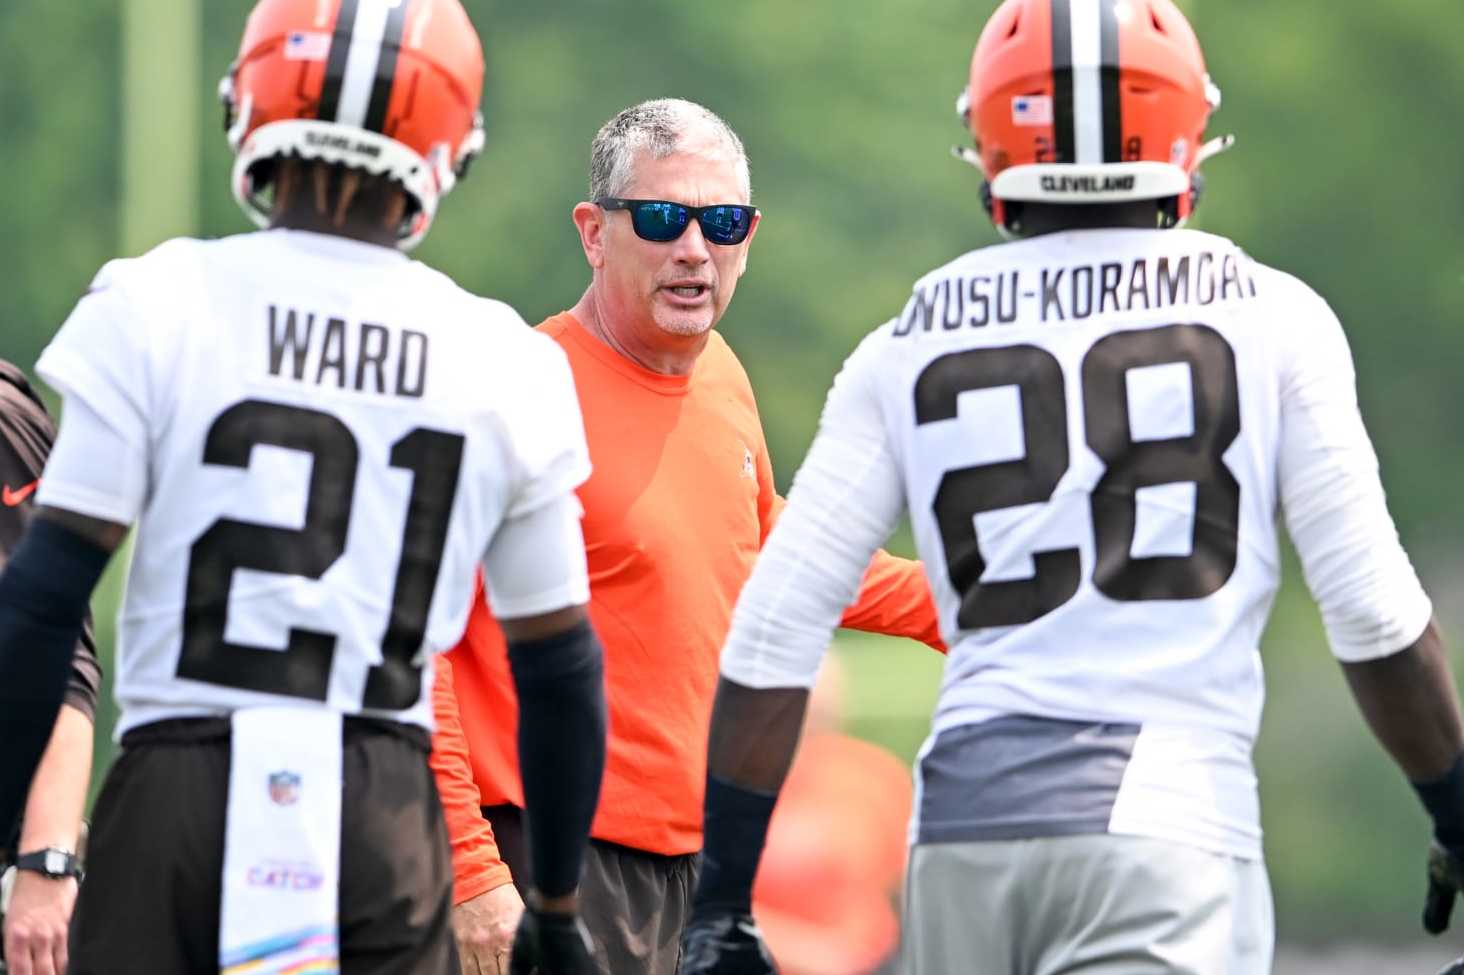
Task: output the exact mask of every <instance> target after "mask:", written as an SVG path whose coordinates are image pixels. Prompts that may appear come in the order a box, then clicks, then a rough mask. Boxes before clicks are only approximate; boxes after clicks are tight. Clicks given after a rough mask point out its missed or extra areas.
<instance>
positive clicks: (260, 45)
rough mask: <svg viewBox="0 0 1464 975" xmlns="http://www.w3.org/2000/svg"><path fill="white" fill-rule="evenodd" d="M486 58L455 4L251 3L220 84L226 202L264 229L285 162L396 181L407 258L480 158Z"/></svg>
mask: <svg viewBox="0 0 1464 975" xmlns="http://www.w3.org/2000/svg"><path fill="white" fill-rule="evenodd" d="M482 93H483V48H482V45H481V44H480V43H479V41H478V34H477V32H476V31H475V30H474V29H473V25H472V23H471V21H469V20H468V15H467V13H466V12H465V11H464V10H463V8H462V6H461V4H460V3H459V2H458V0H259V3H257V4H256V5H255V7H254V11H253V12H252V13H251V14H250V15H249V22H248V23H247V24H246V25H245V27H244V39H243V41H242V42H241V43H240V45H239V57H238V59H237V60H236V61H235V62H234V64H233V65H232V66H231V67H230V68H229V73H228V74H227V75H225V76H224V79H223V80H222V81H221V82H220V83H219V97H220V99H221V100H222V101H223V103H224V117H225V126H226V128H227V130H228V135H229V145H230V147H232V148H233V150H234V153H235V156H236V158H235V162H234V173H233V189H234V197H235V199H237V200H238V201H239V205H240V206H241V207H243V208H244V212H245V213H247V214H248V215H249V216H250V217H251V218H252V219H253V220H254V221H255V222H256V223H258V224H259V225H260V226H264V225H266V224H267V223H268V220H269V212H268V208H267V202H266V201H265V200H264V199H263V197H262V193H263V191H264V189H265V187H266V186H267V185H268V183H269V177H270V171H271V169H272V168H273V167H271V166H268V165H261V164H267V163H269V162H270V161H272V160H276V159H280V158H283V157H286V156H296V157H299V158H301V159H319V160H323V161H325V162H329V163H338V164H340V165H343V166H347V167H350V168H353V169H360V170H364V171H366V172H368V173H372V174H374V175H380V176H386V177H389V178H390V179H392V180H394V181H395V182H397V183H398V184H400V186H401V187H402V188H403V189H404V190H405V191H406V193H407V195H408V196H409V197H410V199H411V201H412V203H413V204H414V205H413V206H412V207H409V208H408V216H407V218H406V220H405V221H404V223H403V226H402V227H401V228H399V230H398V246H400V247H401V248H402V249H403V250H406V249H409V248H411V247H413V246H414V245H416V243H417V242H418V241H420V240H421V239H422V237H423V235H425V234H426V232H427V228H428V226H429V225H430V224H431V222H432V217H433V215H434V214H435V213H436V212H437V204H438V201H439V200H440V199H441V198H442V197H443V196H444V195H446V194H447V192H448V191H449V190H451V189H452V187H453V185H454V184H455V183H456V182H457V180H458V179H459V178H460V177H461V176H462V175H463V174H464V173H465V172H466V171H467V168H468V164H469V163H470V162H471V161H472V159H473V157H474V156H476V155H477V154H478V152H479V151H480V150H481V149H482V147H483V123H482V116H481V115H480V114H479V112H478V101H479V99H480V98H481V97H482Z"/></svg>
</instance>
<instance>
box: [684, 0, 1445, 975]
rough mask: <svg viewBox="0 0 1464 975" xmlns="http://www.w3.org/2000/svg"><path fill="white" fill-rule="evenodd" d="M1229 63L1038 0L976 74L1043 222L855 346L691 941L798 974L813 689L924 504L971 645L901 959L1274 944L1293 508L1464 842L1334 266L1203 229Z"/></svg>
mask: <svg viewBox="0 0 1464 975" xmlns="http://www.w3.org/2000/svg"><path fill="white" fill-rule="evenodd" d="M1219 104H1220V93H1219V90H1218V89H1217V88H1216V87H1215V85H1214V84H1213V83H1211V81H1210V79H1209V77H1208V75H1207V74H1206V71H1205V65H1204V61H1203V58H1202V56H1201V52H1200V47H1199V44H1198V42H1197V40H1196V38H1195V35H1194V33H1193V32H1192V30H1191V28H1190V25H1189V24H1188V23H1187V22H1186V21H1185V18H1184V17H1183V16H1182V15H1181V13H1180V11H1179V10H1178V9H1177V8H1176V7H1175V6H1174V4H1173V3H1172V2H1171V0H1007V2H1005V3H1003V4H1002V5H1001V7H1000V8H999V9H998V10H997V11H996V13H995V14H994V15H993V16H992V18H991V20H990V22H989V23H988V24H987V25H986V28H985V30H984V31H983V33H982V35H981V38H980V40H979V42H978V43H977V46H976V50H975V55H974V58H973V61H972V65H971V73H970V83H969V87H968V88H967V89H966V91H965V92H964V94H963V95H962V98H961V102H960V105H961V109H962V111H963V113H964V114H965V116H966V120H967V122H968V124H969V129H970V132H971V135H972V136H973V137H974V139H975V145H976V148H975V150H974V151H970V152H968V153H966V154H965V155H966V156H967V158H968V159H969V160H970V161H972V162H973V163H975V164H976V166H977V168H978V169H979V170H980V171H981V173H982V175H983V176H984V177H985V180H986V183H985V188H986V194H985V195H986V199H987V202H988V207H989V211H990V214H991V217H992V219H993V220H994V221H995V223H996V224H997V226H998V227H999V228H1000V229H1001V230H1002V231H1003V232H1004V233H1005V234H1007V235H1009V236H1010V237H1012V238H1015V239H1013V240H1012V241H1011V242H1009V243H1005V244H1001V245H998V246H994V247H989V248H984V249H981V250H977V251H974V252H972V253H968V254H965V255H963V256H961V257H958V258H956V259H955V260H953V261H951V262H950V263H949V264H946V265H945V266H943V267H940V268H938V269H936V270H934V271H932V272H930V273H929V274H927V275H926V276H925V277H923V278H921V279H920V281H919V282H918V283H917V284H916V285H915V289H914V294H913V296H912V298H911V299H910V301H909V303H908V304H907V305H906V306H905V308H904V310H903V311H901V312H900V313H899V314H898V315H897V316H896V317H895V318H893V319H892V320H890V321H889V322H887V323H885V324H884V325H882V326H880V327H879V328H877V329H875V330H874V331H873V332H872V333H871V334H870V335H869V336H868V337H867V338H866V339H865V340H864V341H863V343H862V344H861V345H860V346H859V348H858V349H857V350H856V351H855V352H854V353H853V354H852V355H851V356H850V358H849V359H848V361H847V362H846V363H845V366H844V369H843V371H842V372H841V374H840V375H839V377H838V379H837V380H836V381H835V383H834V386H833V389H832V391H831V392H830V394H829V398H828V402H827V405H826V407H825V410H824V414H823V417H822V421H821V426H820V430H819V433H818V436H817V439H816V441H815V443H814V444H813V446H812V447H811V449H810V451H809V454H808V457H807V458H806V460H805V461H804V464H803V467H802V469H801V470H800V472H799V473H798V475H797V478H796V480H795V483H794V487H793V490H792V493H791V496H790V498H789V503H788V508H787V510H786V511H785V512H784V514H783V518H782V520H781V521H779V523H778V525H777V527H776V528H775V529H774V531H773V533H772V537H771V538H770V540H769V542H768V544H767V546H766V547H765V548H764V549H763V552H762V555H761V557H760V559H759V560H758V563H757V567H756V569H755V570H754V572H753V575H752V577H751V579H750V580H749V582H748V584H747V587H746V588H745V589H744V590H743V591H742V594H741V597H740V600H739V602H738V605H737V609H736V611H735V614H734V621H733V626H732V629H731V632H730V635H729V637H728V640H727V644H726V647H725V650H724V653H723V657H722V664H721V668H722V680H721V684H720V688H719V692H718V699H717V703H716V708H715V711H714V716H713V720H712V727H711V736H710V746H709V763H710V768H709V782H708V786H707V800H706V846H705V857H706V860H705V865H704V868H703V872H702V875H701V878H700V882H699V885H698V890H697V893H696V895H695V901H694V903H695V908H694V916H695V920H694V921H693V923H692V924H691V925H690V926H689V928H688V932H687V936H686V939H685V942H684V945H685V954H684V957H683V961H682V966H681V969H680V970H681V971H682V972H683V973H698V975H700V973H712V972H716V973H733V972H767V971H771V970H772V968H771V965H770V964H769V963H768V961H767V959H766V956H765V955H764V954H763V951H762V946H761V944H760V940H759V937H758V935H757V933H756V928H755V926H754V925H753V924H752V922H751V919H750V918H749V917H748V904H749V899H748V892H749V888H750V886H751V881H752V877H753V873H754V870H755V867H756V864H757V860H758V855H759V850H760V848H761V846H762V843H763V839H764V836H765V832H766V828H767V822H768V815H769V813H770V812H771V810H772V806H773V801H774V798H775V796H776V793H777V791H778V789H779V786H780V783H781V782H782V780H783V777H784V774H785V772H786V769H787V767H788V762H789V759H790V757H791V755H792V753H793V751H794V748H795V742H796V738H797V733H798V727H799V722H800V718H801V716H802V713H803V710H804V704H805V700H806V697H807V690H806V689H807V688H808V687H809V686H810V685H811V684H812V682H813V678H814V674H815V672H816V670H817V665H818V661H819V657H820V655H821V653H822V652H823V649H824V647H825V645H826V644H827V642H828V636H829V633H830V630H831V629H832V627H833V625H834V622H835V621H836V620H837V618H838V615H839V612H840V610H841V608H842V607H843V606H844V605H845V604H846V603H847V602H848V600H849V597H850V595H851V594H852V593H853V591H854V586H855V585H856V584H857V582H858V580H859V576H860V573H861V571H862V569H863V566H864V564H865V562H866V561H867V560H868V558H869V554H870V552H872V551H873V550H874V548H875V546H877V545H879V544H880V543H881V542H882V541H883V540H884V538H885V537H886V536H887V535H888V534H889V532H890V531H891V530H892V529H893V528H894V526H895V524H896V522H897V521H898V519H899V517H900V515H901V514H902V513H903V512H904V511H905V510H906V509H907V508H908V510H909V512H910V515H911V517H912V519H913V522H914V529H915V535H916V541H917V545H918V547H919V550H920V555H921V558H922V559H923V560H924V564H925V566H926V570H927V572H928V573H929V576H930V581H931V585H932V587H933V589H934V592H935V596H936V601H937V604H938V606H939V607H940V612H941V622H942V625H943V632H944V634H945V637H946V640H947V642H948V643H949V645H950V648H951V650H950V660H949V663H948V665H947V668H946V676H945V680H944V684H943V687H942V690H941V694H940V699H939V703H938V705H937V708H936V712H935V716H934V723H933V728H932V734H931V737H930V739H929V740H928V742H927V743H926V745H925V747H924V749H923V750H922V753H921V757H920V761H919V766H918V771H917V779H916V783H917V793H916V795H917V799H916V811H915V816H914V821H913V824H912V832H911V838H912V841H913V850H912V855H911V860H910V864H909V878H908V891H909V896H908V898H907V901H906V905H905V909H906V929H905V940H906V945H905V951H906V956H907V957H906V963H907V965H908V968H909V970H910V971H911V972H913V973H917V975H935V973H941V975H946V973H951V972H975V973H995V975H1042V973H1056V972H1076V971H1105V972H1106V971H1122V972H1126V973H1127V972H1135V973H1137V972H1156V973H1158V972H1166V973H1180V972H1183V973H1199V972H1219V971H1225V972H1244V973H1261V972H1267V971H1269V970H1270V961H1271V955H1272V943H1273V925H1272V910H1271V898H1270V892H1269V886H1268V882H1267V878H1266V872H1265V868H1264V866H1263V863H1262V858H1261V834H1260V817H1259V806H1258V800H1257V792H1256V777H1255V772H1254V769H1253V767H1252V763H1251V746H1252V742H1253V740H1254V738H1255V735H1256V732H1257V729H1258V725H1259V721H1260V715H1261V698H1262V679H1261V660H1260V656H1259V654H1258V651H1257V648H1258V644H1259V640H1260V636H1261V632H1262V629H1263V628H1264V625H1265V621H1266V617H1267V614H1268V612H1269V610H1270V607H1271V602H1272V599H1273V597H1274V595H1275V592H1276V587H1277V583H1278V580H1279V577H1280V561H1281V560H1280V555H1279V548H1278V534H1279V533H1278V530H1277V520H1276V519H1277V515H1278V513H1280V514H1284V517H1285V520H1286V524H1287V527H1288V529H1289V532H1290V534H1291V538H1292V540H1293V542H1294V543H1295V545H1296V549H1297V551H1298V553H1299V554H1300V556H1301V562H1302V566H1303V568H1304V571H1305V574H1306V580H1307V583H1308V585H1309V587H1310V589H1311V592H1312V594H1313V596H1314V597H1315V599H1316V601H1317V602H1318V604H1319V605H1320V607H1321V611H1322V617H1323V621H1324V623H1325V625H1326V629H1327V633H1328V637H1329V640H1330V644H1331V647H1332V650H1333V652H1334V653H1335V655H1336V656H1337V657H1338V658H1339V660H1340V661H1341V663H1342V666H1343V668H1344V669H1345V671H1346V675H1347V678H1348V681H1349V683H1350V685H1351V688H1352V691H1353V693H1354V694H1355V696H1356V697H1357V699H1358V702H1359V703H1360V705H1361V708H1362V711H1363V713H1364V715H1365V716H1366V718H1367V719H1368V721H1369V723H1370V724H1371V726H1372V728H1373V730H1374V731H1375V732H1376V734H1377V736H1378V737H1379V738H1380V739H1381V741H1382V743H1383V744H1384V745H1385V746H1386V748H1387V749H1388V751H1389V752H1390V753H1391V754H1392V756H1393V757H1394V758H1395V759H1396V760H1397V762H1398V764H1399V765H1400V766H1401V767H1402V769H1403V771H1404V772H1405V773H1406V774H1407V776H1408V778H1409V779H1410V780H1411V781H1412V782H1413V784H1414V786H1415V787H1416V788H1417V790H1418V792H1419V794H1420V795H1421V797H1422V799H1423V802H1424V805H1425V806H1426V807H1427V808H1428V811H1429V812H1430V813H1431V814H1432V816H1433V820H1434V824H1435V836H1436V839H1437V843H1438V846H1437V847H1436V850H1435V854H1434V870H1433V874H1432V876H1433V881H1432V883H1431V885H1430V891H1429V897H1428V906H1427V908H1426V911H1425V923H1426V925H1427V926H1428V927H1429V929H1430V930H1438V929H1441V928H1442V927H1443V925H1444V924H1445V923H1446V921H1447V916H1448V907H1449V905H1450V904H1451V903H1452V900H1453V897H1454V893H1455V891H1456V889H1457V887H1458V885H1459V881H1460V874H1459V872H1458V866H1459V863H1460V854H1464V736H1461V730H1460V717H1459V708H1458V703H1457V696H1456V693H1455V690H1454V686H1453V683H1452V679H1451V677H1450V673H1449V668H1448V664H1447V661H1446V659H1445V653H1444V647H1443V644H1442V642H1441V640H1440V637H1439V632H1438V630H1437V628H1436V626H1435V624H1434V623H1433V621H1432V608H1431V605H1430V602H1429V599H1428V597H1427V596H1426V595H1425V594H1424V591H1423V589H1422V588H1421V586H1420V585H1419V582H1418V579H1417V577H1416V575H1415V573H1414V570H1413V567H1412V566H1411V565H1410V563H1409V560H1408V557H1407V555H1406V554H1405V553H1404V551H1403V549H1402V547H1401V546H1400V544H1399V540H1398V535H1397V532H1396V530H1395V528H1394V525H1393V521H1392V519H1391V517H1390V516H1389V513H1388V510H1387V507H1386V504H1385V502H1384V495H1383V488H1382V484H1381V482H1380V480H1379V476H1378V464H1377V458H1376V456H1375V455H1374V452H1373V448H1372V445H1371V443H1370V441H1369V439H1368V435H1367V431H1366V430H1365V429H1364V427H1363V422H1362V418H1361V416H1360V415H1359V411H1358V404H1357V399H1356V393H1355V388H1354V386H1355V384H1354V374H1353V366H1352V361H1351V356H1350V353H1349V350H1348V345H1347V340H1346V337H1345V335H1344V334H1343V331H1342V328H1341V326H1340V325H1339V323H1338V320H1337V317H1336V315H1334V314H1333V312H1332V310H1331V309H1330V308H1329V307H1328V306H1327V304H1326V302H1325V301H1324V300H1323V299H1321V298H1320V297H1318V296H1317V295H1316V294H1315V293H1314V292H1313V291H1311V290H1310V289H1309V288H1307V286H1306V285H1305V284H1303V283H1302V282H1300V281H1298V280H1297V279H1295V278H1293V277H1291V276H1289V275H1287V274H1285V273H1283V272H1281V271H1277V270H1273V269H1271V268H1269V267H1265V266H1262V265H1261V264H1258V263H1257V262H1255V261H1253V260H1251V259H1250V258H1249V257H1247V256H1246V254H1245V253H1243V252H1242V251H1241V249H1240V248H1239V247H1238V246H1237V245H1236V244H1234V243H1232V242H1231V241H1229V240H1226V239H1223V238H1220V237H1216V236H1212V235H1209V234H1205V233H1200V232H1196V231H1192V230H1185V229H1182V224H1183V223H1184V221H1185V218H1186V217H1187V216H1188V215H1189V214H1190V212H1191V210H1192V208H1193V206H1194V203H1195V200H1196V198H1197V196H1198V191H1199V183H1198V173H1197V172H1196V169H1197V167H1198V166H1199V165H1200V163H1201V162H1202V161H1203V160H1204V159H1205V158H1207V157H1208V156H1210V155H1213V154H1214V153H1215V152H1216V151H1218V150H1220V149H1222V148H1225V147H1226V146H1227V145H1228V144H1229V140H1228V139H1222V140H1214V141H1208V142H1207V141H1206V140H1205V137H1204V135H1203V133H1204V130H1205V126H1206V122H1207V120H1208V118H1209V116H1210V113H1211V112H1212V111H1213V110H1214V109H1216V108H1217V107H1219Z"/></svg>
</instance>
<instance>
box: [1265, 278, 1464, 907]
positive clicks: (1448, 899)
mask: <svg viewBox="0 0 1464 975" xmlns="http://www.w3.org/2000/svg"><path fill="white" fill-rule="evenodd" d="M1308 297H1309V299H1310V300H1309V301H1308V302H1307V305H1306V307H1305V308H1304V309H1301V310H1302V311H1304V313H1305V314H1303V315H1300V316H1298V322H1299V323H1300V324H1299V325H1298V330H1299V331H1300V332H1301V334H1300V335H1299V336H1298V339H1299V341H1298V342H1297V345H1296V347H1294V348H1293V349H1292V350H1291V353H1290V355H1289V356H1288V361H1287V369H1286V372H1285V373H1284V378H1283V385H1282V390H1281V418H1280V419H1281V439H1280V446H1279V453H1278V472H1279V478H1278V480H1279V486H1280V490H1281V503H1282V507H1283V509H1284V512H1285V515H1286V523H1287V528H1288V530H1289V532H1290V534H1291V538H1292V541H1293V542H1294V543H1295V545H1296V549H1297V553H1298V555H1299V556H1300V558H1301V563H1302V569H1303V571H1304V573H1305V575H1306V581H1307V585H1308V586H1309V587H1310V589H1311V592H1312V595H1313V597H1314V598H1315V599H1316V601H1317V604H1318V606H1319V607H1320V609H1321V613H1322V621H1323V623H1324V624H1325V626H1326V629H1327V636H1328V640H1329V642H1330V643H1331V646H1332V651H1333V653H1334V654H1335V655H1336V656H1337V658H1338V659H1339V660H1340V661H1341V663H1342V667H1343V671H1344V673H1345V674H1346V676H1347V682H1348V685H1349V686H1350V687H1351V689H1352V693H1353V695H1354V696H1355V697H1356V699H1357V702H1358V705H1359V707H1360V708H1361V710H1362V713H1363V715H1364V717H1365V718H1366V719H1367V722H1368V724H1369V726H1370V727H1371V728H1372V730H1373V733H1374V734H1375V735H1376V736H1377V737H1378V739H1379V741H1380V742H1381V743H1382V744H1383V746H1384V747H1385V748H1386V749H1387V751H1388V753H1389V754H1390V755H1391V756H1392V757H1393V759H1394V761H1396V762H1397V763H1398V765H1399V767H1400V768H1401V769H1402V770H1403V773H1404V774H1405V775H1406V776H1407V777H1408V779H1409V781H1410V782H1412V783H1413V785H1414V788H1415V789H1416V790H1417V791H1418V793H1419V795H1420V797H1421V798H1422V800H1423V803H1424V805H1425V806H1426V807H1427V809H1428V811H1429V813H1430V815H1431V816H1432V817H1433V821H1434V836H1435V838H1436V839H1437V841H1438V843H1439V844H1440V845H1441V848H1442V849H1441V851H1440V852H1442V850H1448V851H1450V854H1451V855H1449V856H1440V857H1437V858H1436V862H1435V865H1434V871H1435V872H1434V880H1433V881H1432V882H1431V884H1430V893H1429V902H1428V906H1427V907H1426V909H1425V919H1424V923H1425V926H1426V927H1428V928H1429V930H1431V931H1435V932H1437V931H1441V930H1443V928H1444V926H1445V925H1446V924H1447V922H1448V909H1449V907H1450V906H1451V905H1452V902H1453V897H1454V892H1455V890H1457V889H1458V888H1459V887H1460V886H1461V884H1464V725H1461V721H1460V714H1459V703H1458V695H1457V692H1456V691H1455V688H1454V682H1453V678H1452V676H1451V674H1450V671H1449V666H1448V660H1447V655H1446V653H1445V649H1444V644H1443V639H1442V637H1441V636H1440V634H1439V631H1438V627H1437V625H1436V624H1435V623H1434V622H1433V621H1432V605H1431V603H1430V602H1429V599H1428V596H1427V595H1426V594H1425V593H1424V591H1423V587H1422V586H1421V585H1420V584H1419V581H1418V577H1417V575H1416V574H1415V572H1414V570H1413V566H1412V564H1411V563H1410V562H1409V560H1408V555H1407V553H1406V552H1404V550H1403V547H1402V545H1401V543H1400V542H1399V539H1398V532H1397V529H1396V527H1395V526H1394V524H1393V519H1392V517H1391V516H1390V515H1389V513H1388V508H1387V503H1386V498H1385V496H1384V493H1383V486H1382V481H1381V479H1380V477H1379V474H1378V461H1377V456H1376V454H1375V453H1374V451H1373V447H1372V441H1371V440H1370V439H1369V437H1368V434H1367V430H1366V428H1365V427H1364V426H1363V422H1362V416H1361V413H1360V411H1359V409H1358V405H1357V395H1356V388H1355V381H1354V374H1353V366H1352V357H1351V353H1350V351H1349V349H1348V347H1347V341H1346V338H1345V336H1344V335H1343V333H1342V329H1341V326H1340V325H1339V324H1338V323H1337V320H1336V317H1335V316H1334V315H1332V313H1331V311H1330V309H1328V308H1327V307H1326V305H1325V304H1324V303H1323V302H1322V301H1321V300H1320V299H1318V298H1315V296H1308Z"/></svg>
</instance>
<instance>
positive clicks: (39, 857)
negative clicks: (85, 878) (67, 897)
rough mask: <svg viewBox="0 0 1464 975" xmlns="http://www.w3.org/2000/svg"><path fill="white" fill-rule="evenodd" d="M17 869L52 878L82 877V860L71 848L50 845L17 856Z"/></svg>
mask: <svg viewBox="0 0 1464 975" xmlns="http://www.w3.org/2000/svg"><path fill="white" fill-rule="evenodd" d="M15 869H17V870H30V871H32V872H34V873H39V874H44V875H45V876H47V877H51V878H60V877H80V876H81V860H80V859H79V858H78V857H77V856H76V854H74V853H72V852H71V851H69V850H62V849H58V848H57V847H54V846H48V847H46V848H45V849H41V850H32V851H31V852H30V853H22V854H21V855H20V856H18V857H16V858H15Z"/></svg>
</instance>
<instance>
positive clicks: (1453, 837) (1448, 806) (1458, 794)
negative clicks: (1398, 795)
mask: <svg viewBox="0 0 1464 975" xmlns="http://www.w3.org/2000/svg"><path fill="white" fill-rule="evenodd" d="M1413 788H1414V789H1415V790H1416V791H1417V792H1418V798H1420V799H1422V800H1423V807H1424V808H1425V809H1427V810H1428V814H1429V815H1430V816H1431V817H1433V821H1434V835H1435V836H1437V837H1438V840H1439V842H1440V843H1442V844H1443V845H1444V846H1446V847H1448V848H1449V849H1450V850H1452V851H1458V852H1460V853H1464V755H1460V756H1459V757H1458V758H1456V759H1455V760H1454V764H1453V765H1452V766H1450V768H1449V771H1448V772H1446V773H1445V774H1444V777H1443V778H1441V779H1435V780H1434V781H1432V782H1414V783H1413Z"/></svg>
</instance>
